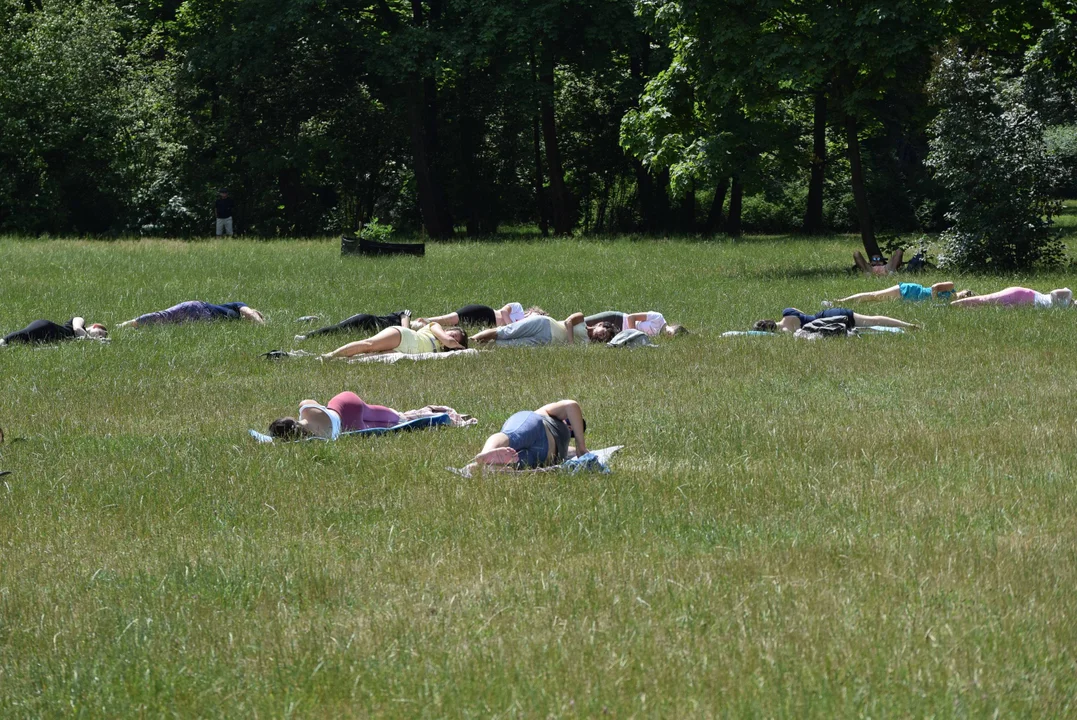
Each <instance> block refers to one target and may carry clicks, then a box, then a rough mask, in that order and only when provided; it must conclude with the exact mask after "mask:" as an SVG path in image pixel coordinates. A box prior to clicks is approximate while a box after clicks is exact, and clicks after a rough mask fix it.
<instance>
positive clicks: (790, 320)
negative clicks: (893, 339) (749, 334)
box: [752, 308, 920, 332]
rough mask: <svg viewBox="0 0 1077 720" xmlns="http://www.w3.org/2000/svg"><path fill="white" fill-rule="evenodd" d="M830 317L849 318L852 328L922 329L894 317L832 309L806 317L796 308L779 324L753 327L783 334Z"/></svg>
mask: <svg viewBox="0 0 1077 720" xmlns="http://www.w3.org/2000/svg"><path fill="white" fill-rule="evenodd" d="M828 317H847V318H849V320H850V321H851V327H871V326H873V325H874V326H879V327H899V328H918V327H920V326H919V325H914V324H912V323H907V322H903V321H901V320H896V319H894V318H892V317H886V316H885V315H861V314H860V313H854V312H853V311H852V310H849V309H846V308H830V309H829V310H824V311H822V312H821V313H816V314H815V315H805V314H804V313H802V312H800V311H799V310H797V309H796V308H786V309H785V310H782V319H781V320H779V321H777V322H775V321H773V320H757V321H756V322H755V324H754V325H752V330H764V331H766V332H777V331H778V330H781V331H783V332H796V331H797V330H799V329H800V328H801V327H802V326H804V325H807V324H808V323H810V322H811V321H812V320H818V319H819V318H828Z"/></svg>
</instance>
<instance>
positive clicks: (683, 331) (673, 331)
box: [666, 325, 689, 337]
mask: <svg viewBox="0 0 1077 720" xmlns="http://www.w3.org/2000/svg"><path fill="white" fill-rule="evenodd" d="M666 332H667V333H669V334H670V335H672V336H673V337H677V336H678V335H688V334H689V333H688V328H686V327H685V326H684V325H669V326H667V327H666Z"/></svg>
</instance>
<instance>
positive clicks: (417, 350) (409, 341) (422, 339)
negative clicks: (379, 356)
mask: <svg viewBox="0 0 1077 720" xmlns="http://www.w3.org/2000/svg"><path fill="white" fill-rule="evenodd" d="M465 348H467V334H466V333H465V332H464V331H463V330H461V329H460V328H457V327H454V328H449V329H448V330H443V329H442V327H441V325H440V324H438V323H431V324H429V325H427V326H426V327H424V328H423V329H422V330H412V329H411V328H406V327H389V328H385V329H384V330H382V331H381V332H380V333H378V334H377V335H375V336H374V337H371V338H367V339H366V340H357V341H356V342H353V343H348V344H347V345H343V346H341V347H338V348H337V349H336V350H334V351H333V352H330V353H326V354H325V355H322V357H323V358H325V359H326V360H331V359H333V358H342V357H352V356H353V355H361V354H363V353H379V352H389V351H391V350H395V351H396V352H399V353H404V354H405V355H420V354H422V353H431V352H446V351H448V350H463V349H465Z"/></svg>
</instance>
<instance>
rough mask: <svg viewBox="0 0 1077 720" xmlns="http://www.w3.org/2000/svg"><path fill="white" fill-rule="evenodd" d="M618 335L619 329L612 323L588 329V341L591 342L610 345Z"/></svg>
mask: <svg viewBox="0 0 1077 720" xmlns="http://www.w3.org/2000/svg"><path fill="white" fill-rule="evenodd" d="M616 334H617V327H616V326H615V325H614V324H613V323H611V322H606V321H602V322H600V323H595V324H594V325H592V326H590V327H588V328H587V339H588V340H590V341H591V342H600V343H608V342H609V341H610V340H612V339H613V336H614V335H616Z"/></svg>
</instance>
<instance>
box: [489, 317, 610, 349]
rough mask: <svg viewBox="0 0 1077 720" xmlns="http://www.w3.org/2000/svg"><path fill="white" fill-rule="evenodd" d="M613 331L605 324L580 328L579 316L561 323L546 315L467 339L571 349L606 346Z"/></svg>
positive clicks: (505, 344) (582, 324)
mask: <svg viewBox="0 0 1077 720" xmlns="http://www.w3.org/2000/svg"><path fill="white" fill-rule="evenodd" d="M616 334H617V329H616V328H615V327H614V326H613V325H612V324H611V323H608V322H600V323H598V324H596V325H595V326H594V327H587V325H586V324H584V317H583V313H573V314H571V315H569V316H568V317H567V318H565V319H564V320H554V319H553V318H552V317H549V316H547V315H532V316H531V317H529V318H524V319H523V320H520V321H519V322H514V323H512V324H511V325H506V326H505V327H499V328H490V329H488V330H483V331H482V332H480V333H476V334H475V335H472V336H471V339H472V341H473V342H477V343H488V342H492V343H494V344H495V345H504V346H515V345H571V344H572V343H573V342H581V343H585V342H589V341H592V340H593V341H595V342H602V343H608V342H609V341H610V340H612V339H613V336H614V335H616Z"/></svg>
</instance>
